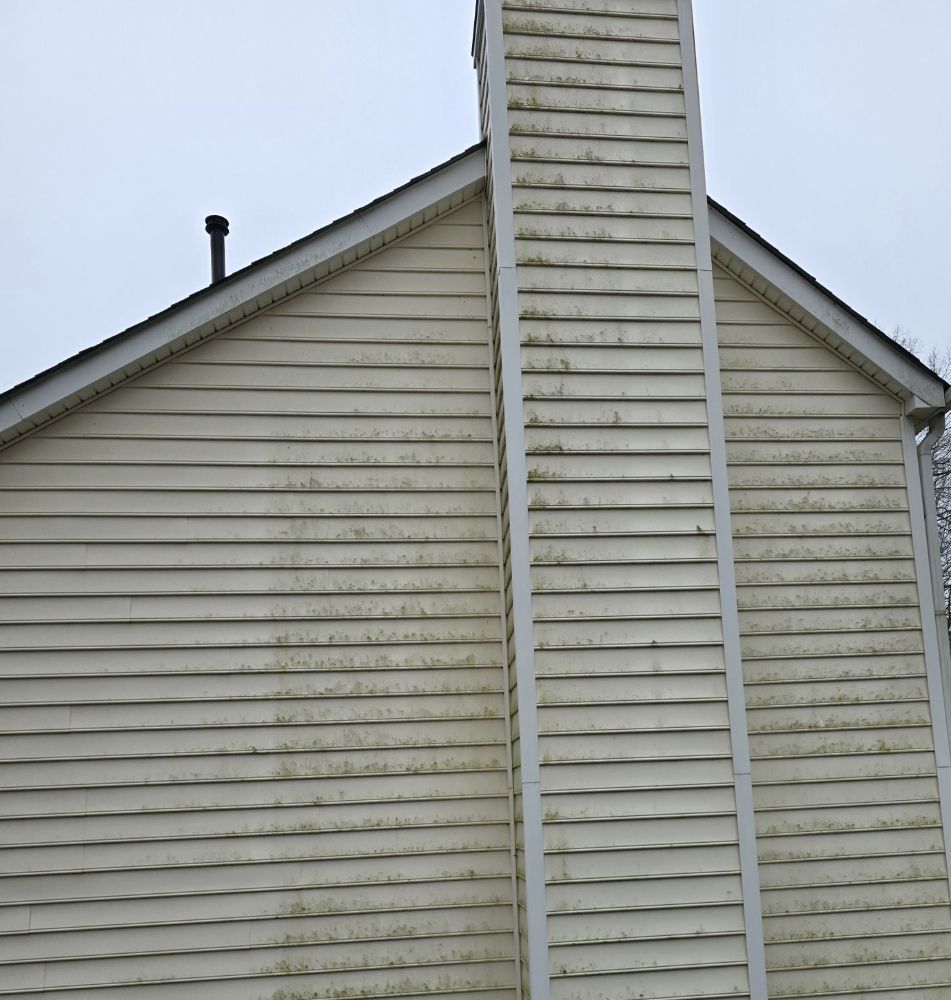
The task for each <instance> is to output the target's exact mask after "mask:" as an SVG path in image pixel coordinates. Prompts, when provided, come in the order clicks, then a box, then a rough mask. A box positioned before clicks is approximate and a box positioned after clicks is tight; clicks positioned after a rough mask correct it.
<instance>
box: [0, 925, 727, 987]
mask: <svg viewBox="0 0 951 1000" xmlns="http://www.w3.org/2000/svg"><path fill="white" fill-rule="evenodd" d="M245 919H247V918H245ZM191 923H192V921H191V920H189V921H188V924H189V925H191ZM136 926H137V927H138V926H141V925H138V924H137V925H136ZM511 931H512V928H511V927H510V926H509V927H492V928H482V927H473V928H471V929H467V930H462V931H452V930H444V931H415V932H414V933H413V934H406V933H402V934H399V933H394V934H377V935H360V936H356V937H347V938H345V939H343V943H346V944H364V943H366V944H369V943H378V942H390V941H413V940H423V941H427V940H434V941H438V940H443V939H449V940H451V939H452V938H460V937H466V936H473V937H477V938H478V937H488V936H498V935H499V934H505V933H511ZM722 936H728V935H722ZM340 943H341V941H340V939H339V938H332V937H318V936H314V937H312V938H309V939H308V940H306V941H296V940H291V941H254V942H251V943H250V944H238V945H233V944H232V945H226V944H218V945H209V946H205V947H193V948H176V949H165V948H155V949H151V950H149V951H143V950H141V949H136V950H130V951H114V952H87V953H85V954H75V955H65V956H57V957H55V958H43V959H2V958H0V968H2V967H3V966H7V967H10V966H14V967H15V966H18V965H29V964H31V963H33V962H36V961H42V962H43V964H44V965H46V964H51V965H56V964H65V963H68V962H83V961H102V960H103V959H106V960H108V959H110V958H152V957H162V956H167V957H174V956H177V955H204V954H217V953H222V954H241V953H242V952H247V951H258V950H261V951H266V950H268V949H272V948H291V949H294V948H319V947H320V946H321V945H332V944H340ZM397 968H398V967H397ZM312 971H319V970H312ZM166 981H167V980H166ZM174 981H175V980H172V982H174Z"/></svg>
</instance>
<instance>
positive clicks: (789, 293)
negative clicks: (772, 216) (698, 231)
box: [710, 203, 947, 419]
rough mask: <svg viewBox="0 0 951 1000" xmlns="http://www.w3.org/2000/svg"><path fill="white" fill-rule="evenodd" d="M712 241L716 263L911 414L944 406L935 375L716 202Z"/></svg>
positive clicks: (922, 414) (941, 384)
mask: <svg viewBox="0 0 951 1000" xmlns="http://www.w3.org/2000/svg"><path fill="white" fill-rule="evenodd" d="M710 243H711V252H712V255H713V260H714V262H715V263H717V264H719V265H720V266H721V267H722V268H724V269H725V270H727V271H729V272H730V274H732V275H733V276H734V277H736V278H737V279H739V280H740V281H741V282H743V284H745V285H746V286H747V287H749V288H750V289H751V290H752V291H754V292H755V293H756V294H757V295H759V296H760V298H762V299H765V300H766V301H767V302H769V303H770V305H772V306H773V307H774V308H776V309H778V310H779V311H780V312H782V313H784V314H785V315H787V316H788V317H789V318H790V319H791V320H793V321H794V322H796V323H797V324H798V325H799V326H801V327H803V328H804V329H805V330H807V331H808V332H809V333H811V334H812V335H813V336H815V337H817V338H819V339H820V340H822V341H824V342H825V343H826V344H827V345H828V346H829V347H831V348H833V349H834V350H835V351H836V352H837V353H838V354H840V355H841V356H842V357H843V358H845V359H846V360H847V361H848V362H849V363H850V364H852V365H854V366H855V367H856V368H858V369H859V370H860V371H861V372H863V373H864V374H865V375H867V376H868V377H869V378H871V379H874V381H876V382H877V383H878V384H880V385H881V386H883V387H884V388H885V389H887V390H888V391H889V392H891V393H893V394H894V395H896V396H898V397H900V398H901V399H903V400H904V401H905V411H906V413H907V414H908V415H909V416H913V417H916V418H920V419H927V418H928V417H930V416H933V415H934V414H935V413H937V412H942V411H943V410H944V409H945V408H946V404H945V398H944V396H945V389H946V388H947V387H946V386H945V384H944V382H943V381H942V380H941V379H940V378H939V377H938V376H937V375H935V374H934V373H933V372H931V371H930V370H929V369H928V368H927V367H925V365H923V364H921V362H919V361H917V360H916V359H915V358H914V357H913V356H911V355H909V354H908V353H907V352H906V351H904V350H903V349H902V348H901V347H899V346H898V345H897V344H894V343H893V342H892V341H891V340H890V339H889V338H888V337H887V336H886V335H885V334H884V333H882V332H881V331H880V330H876V329H875V327H873V326H872V325H871V324H869V323H868V322H866V321H864V320H863V319H862V318H861V317H860V316H859V315H858V314H857V313H855V312H853V311H852V310H851V309H850V308H849V307H848V306H847V305H845V304H844V303H843V302H840V301H839V300H838V299H836V298H835V296H834V295H832V294H831V293H830V292H828V291H826V289H824V288H823V287H822V286H821V285H820V284H819V283H818V282H816V281H815V279H813V278H811V277H809V276H808V275H806V274H805V273H804V272H802V271H800V270H799V269H798V268H797V267H796V266H795V265H794V264H792V262H790V261H788V260H787V259H786V258H785V257H783V255H782V254H781V253H780V252H779V251H777V250H774V249H773V248H772V247H770V246H769V244H767V243H766V242H765V241H764V240H762V239H761V238H760V237H758V236H757V235H756V234H755V233H753V232H752V230H750V229H748V228H747V227H746V226H745V225H744V224H743V223H742V222H740V220H738V219H735V218H732V217H731V216H730V215H729V213H727V212H726V211H725V210H724V209H722V208H721V207H720V206H719V205H716V204H715V203H711V204H710Z"/></svg>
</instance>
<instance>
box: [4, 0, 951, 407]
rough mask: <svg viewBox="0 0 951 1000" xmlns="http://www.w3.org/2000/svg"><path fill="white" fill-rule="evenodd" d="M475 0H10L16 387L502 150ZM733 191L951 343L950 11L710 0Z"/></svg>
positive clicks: (822, 263) (720, 190)
mask: <svg viewBox="0 0 951 1000" xmlns="http://www.w3.org/2000/svg"><path fill="white" fill-rule="evenodd" d="M473 4H474V0H347V2H345V3H339V2H331V0H281V2H280V3H265V2H264V0H201V2H195V0H162V2H161V3H157V2H146V0H137V2H135V3H132V2H130V0H81V2H80V0H0V128H2V131H0V135H2V137H3V138H2V142H3V148H2V150H0V295H2V302H3V312H2V319H0V347H2V354H0V358H2V364H0V390H2V389H4V388H7V387H9V386H10V385H13V384H15V383H17V382H20V381H22V380H23V379H25V378H28V377H30V376H31V375H33V374H35V373H36V372H38V371H41V370H43V369H44V368H47V367H49V366H51V365H53V364H56V363H57V362H58V361H60V360H62V359H63V358H65V357H67V356H69V355H71V354H73V353H75V352H76V351H78V350H81V349H82V348H84V347H87V346H89V345H90V344H93V343H97V342H98V341H100V340H103V339H104V338H106V337H108V336H111V335H112V334H114V333H117V332H118V331H120V330H122V329H124V328H125V327H127V326H130V325H132V324H133V323H136V322H138V321H140V320H142V319H144V318H146V317H147V316H149V315H151V314H153V313H155V312H158V311H160V310H162V309H164V308H165V307H166V306H168V305H170V304H171V303H172V302H174V301H177V300H178V299H180V298H183V297H184V296H185V295H188V294H189V293H191V292H193V291H195V290H196V289H198V288H200V287H202V286H203V285H205V284H207V281H208V243H207V240H208V238H207V236H206V234H205V232H204V226H203V220H204V217H205V215H207V214H210V213H213V212H214V213H218V214H222V215H226V216H227V217H228V218H229V219H230V220H231V224H232V228H231V235H230V236H229V237H228V240H227V253H228V268H229V271H230V270H234V269H236V268H238V267H240V266H243V265H244V264H246V263H248V262H250V261H251V260H254V259H256V258H258V257H260V256H263V255H264V254H266V253H269V252H270V251H272V250H275V249H277V248H279V247H281V246H283V245H285V244H286V243H289V242H290V241H292V240H294V239H297V238H298V237H300V236H303V235H305V234H306V233H309V232H311V231H313V230H314V229H317V228H319V227H320V226H322V225H324V224H326V223H327V222H329V221H331V220H333V219H335V218H337V217H339V216H341V215H344V214H346V213H348V212H349V211H351V210H352V209H354V208H356V207H358V206H360V205H362V204H364V203H366V202H367V201H370V200H372V199H373V198H375V197H377V196H379V195H380V194H383V193H385V192H386V191H388V190H390V189H392V188H393V187H396V186H397V185H399V184H402V183H403V182H405V181H406V180H408V179H409V178H411V177H412V176H414V175H416V174H419V173H422V172H424V171H426V170H428V169H429V168H430V167H432V166H434V165H435V164H437V163H439V162H441V161H442V160H445V159H447V158H448V157H450V156H452V155H454V154H455V153H457V152H459V151H460V150H462V149H463V148H464V147H466V146H468V145H471V144H472V143H473V142H476V141H477V140H478V122H477V115H476V95H475V90H476V80H475V73H474V71H473V69H472V64H471V58H470V55H469V43H470V32H471V25H472V8H473ZM695 15H696V23H697V39H698V51H699V60H700V82H701V100H702V105H703V116H704V136H705V146H706V150H705V151H706V165H707V181H708V188H709V191H710V193H711V194H712V195H713V196H714V197H715V198H717V199H718V200H719V201H721V202H722V203H723V204H724V205H725V206H726V207H727V208H728V209H730V210H731V211H733V212H735V213H736V214H737V215H739V216H740V217H741V218H742V219H743V220H744V221H746V222H747V223H748V224H749V225H751V226H752V227H753V228H754V229H757V230H758V231H759V232H760V233H762V234H763V235H764V236H765V237H766V238H767V239H769V240H770V241H771V242H773V243H774V244H775V245H776V246H778V247H779V248H780V249H781V250H783V251H784V252H786V253H788V254H789V255H790V256H791V257H792V258H793V259H794V260H796V261H797V262H798V263H799V264H800V265H802V266H803V267H805V268H806V269H807V270H808V271H810V272H811V273H812V274H814V275H815V276H816V277H817V278H818V279H819V280H820V281H822V282H823V283H824V284H826V285H827V286H828V287H830V288H831V289H832V290H833V291H834V292H836V293H837V294H838V295H840V296H841V297H842V298H844V299H845V300H846V301H847V302H849V303H850V304H851V305H852V306H853V307H854V308H856V309H858V310H859V311H860V312H862V313H863V314H864V315H866V316H868V317H869V318H870V319H871V320H873V321H874V322H876V323H878V324H879V325H880V326H881V327H882V328H884V329H886V330H889V331H890V330H892V329H893V328H894V327H895V325H896V324H898V323H900V324H902V325H903V326H904V327H906V328H907V329H908V330H909V331H910V332H911V333H912V334H914V335H917V336H918V337H919V338H920V339H921V340H922V341H923V342H924V344H925V345H926V346H929V345H934V346H939V345H941V344H943V343H945V342H946V341H947V339H948V330H947V319H946V315H947V310H946V306H945V302H944V298H945V294H946V292H947V290H948V289H949V288H951V281H949V277H948V271H949V266H951V261H949V260H948V254H947V244H946V242H945V240H944V234H945V233H946V232H948V230H949V229H951V206H949V197H948V187H947V184H948V167H949V163H951V127H949V126H951V113H949V101H948V72H947V65H948V52H949V51H951V2H949V0H916V2H915V3H914V4H908V5H905V4H895V3H894V0H695Z"/></svg>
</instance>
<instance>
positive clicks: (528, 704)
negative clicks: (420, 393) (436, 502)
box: [482, 0, 551, 1000]
mask: <svg viewBox="0 0 951 1000" xmlns="http://www.w3.org/2000/svg"><path fill="white" fill-rule="evenodd" d="M482 14H483V19H482V24H483V29H482V30H483V32H484V39H483V45H484V46H485V71H486V90H487V98H488V118H489V126H490V129H497V130H499V132H498V133H496V134H495V136H494V137H493V135H492V134H491V132H490V135H488V136H484V137H483V138H487V139H488V147H487V155H488V162H487V173H488V175H489V177H490V178H491V190H492V198H493V201H494V205H493V213H492V214H493V219H494V225H495V255H496V267H497V273H496V287H497V289H498V308H499V350H500V354H501V358H500V361H501V369H502V398H503V402H504V406H505V424H504V431H505V459H506V474H507V486H508V500H509V560H510V564H511V575H512V629H513V639H514V643H515V679H516V691H517V694H516V700H517V704H518V726H519V753H520V765H521V766H520V771H519V779H520V782H521V790H522V843H523V851H524V858H525V923H526V932H527V949H528V979H529V993H530V994H531V997H532V1000H549V997H550V996H551V981H550V978H549V962H548V902H547V898H546V894H545V845H544V831H543V826H542V822H543V813H542V799H541V770H540V766H539V750H538V692H537V690H536V684H535V639H534V630H535V629H534V616H533V613H532V583H531V570H532V563H531V554H530V552H529V544H528V540H529V521H528V462H527V460H526V456H525V427H524V419H525V416H524V413H525V407H524V396H523V392H522V357H521V344H520V339H521V335H520V330H519V314H518V290H517V285H516V277H515V225H514V212H513V207H512V165H511V161H510V160H509V137H508V106H507V105H508V101H507V96H506V95H507V83H506V78H505V55H504V53H505V48H504V46H505V40H504V37H503V31H502V0H483V4H482ZM503 140H504V141H503Z"/></svg>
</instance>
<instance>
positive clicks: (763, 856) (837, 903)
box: [715, 269, 951, 1000]
mask: <svg viewBox="0 0 951 1000" xmlns="http://www.w3.org/2000/svg"><path fill="white" fill-rule="evenodd" d="M715 283H716V298H717V319H718V330H719V340H720V358H721V366H722V377H723V402H724V410H725V413H726V419H727V446H728V463H729V478H730V487H731V490H730V493H731V507H732V513H733V538H734V545H735V552H736V573H737V585H738V594H739V606H740V625H741V629H742V641H743V668H744V678H745V684H746V702H747V712H748V723H749V728H750V748H751V752H752V755H753V788H754V804H755V808H756V818H757V834H758V851H759V860H760V878H761V883H762V892H763V913H764V921H765V933H766V942H767V948H766V954H767V963H768V968H769V983H770V997H771V998H773V1000H778V998H781V997H793V996H795V997H799V996H823V997H825V996H829V995H835V996H852V995H855V996H858V995H865V994H866V993H868V992H870V991H875V996H877V997H883V998H884V997H888V998H892V997H895V998H897V997H908V996H912V995H914V996H928V997H938V996H946V995H948V993H949V991H951V935H949V931H951V913H949V901H948V881H947V872H946V866H945V860H944V847H943V839H942V831H941V826H940V816H939V810H938V801H937V798H938V790H937V783H936V778H935V759H934V753H933V743H932V733H931V719H930V715H929V708H928V690H927V685H926V678H925V670H924V662H923V655H922V638H921V632H920V627H919V625H920V620H919V612H918V606H917V601H918V595H917V588H916V585H915V572H914V565H913V552H912V539H911V532H910V521H909V512H908V497H907V493H906V488H905V467H904V464H903V457H902V446H901V437H900V420H901V412H902V411H901V406H900V404H899V402H898V401H897V400H896V399H894V398H892V397H891V396H889V395H888V394H887V393H885V392H884V391H883V390H882V389H880V388H878V387H876V386H875V385H874V384H873V383H872V382H870V381H869V380H867V379H866V378H865V377H864V376H862V375H860V374H859V373H858V372H856V371H855V370H853V369H852V368H851V367H850V366H849V365H848V364H847V363H846V362H844V361H842V360H841V359H839V358H838V357H837V356H836V355H834V354H833V352H832V351H830V350H829V349H828V348H827V347H824V346H823V345H821V344H819V343H818V342H817V341H815V340H813V339H812V338H811V337H810V336H809V335H808V334H807V333H805V332H804V331H802V330H800V329H799V328H798V327H796V326H794V325H793V324H792V323H790V322H789V321H788V320H787V319H785V318H784V317H782V316H780V314H779V313H777V312H776V311H775V310H773V309H772V308H770V307H769V306H768V305H766V304H765V303H764V302H762V300H760V299H759V298H758V297H757V296H755V294H754V293H752V292H751V291H749V290H748V289H747V288H746V287H745V286H744V285H742V284H740V283H739V282H738V281H736V280H735V279H734V278H733V277H732V276H730V275H729V274H727V272H725V271H723V270H719V269H718V270H717V271H716V272H715Z"/></svg>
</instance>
